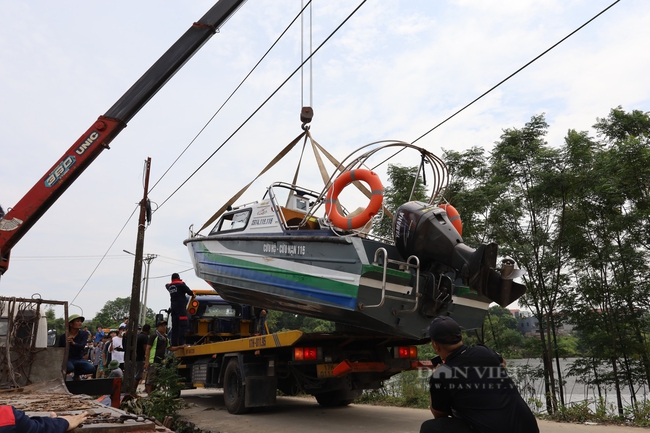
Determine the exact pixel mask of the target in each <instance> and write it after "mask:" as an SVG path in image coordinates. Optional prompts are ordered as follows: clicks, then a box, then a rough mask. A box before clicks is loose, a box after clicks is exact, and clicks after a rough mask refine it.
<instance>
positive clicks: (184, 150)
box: [71, 0, 367, 302]
mask: <svg viewBox="0 0 650 433" xmlns="http://www.w3.org/2000/svg"><path fill="white" fill-rule="evenodd" d="M366 1H367V0H363V1H362V2H361V3H360V4H359V5H358V6H357V7H356V8H355V9H354V10H353V11H352V12H351V13H350V14H349V15H348V16H347V17H346V18H345V20H343V21H342V22H341V23H340V24H339V25H338V26H337V27H336V28H335V29H334V31H332V33H330V35H329V36H328V37H327V38H326V39H325V40H324V41H323V42H322V43H321V44H320V45H319V46H318V48H316V50H315V51H313V52H311V54H310V55H309V57H308V58H307V59H306V60H303V61H302V62H301V64H300V66H299V67H298V68H296V69H295V70H294V71H293V72H292V73H291V75H289V77H287V79H286V80H285V81H283V82H282V83H281V84H280V86H279V87H278V88H277V89H276V90H275V91H274V92H273V93H271V95H270V96H269V97H268V98H267V99H266V100H265V101H264V102H262V104H261V105H260V106H259V107H258V108H257V109H256V110H255V111H254V112H253V113H252V114H251V115H250V116H249V117H248V118H246V120H244V122H243V123H242V124H241V125H240V126H239V127H238V128H237V129H236V130H235V131H234V132H233V133H232V134H231V135H230V136H229V137H228V138H227V139H226V140H225V141H224V142H223V143H222V144H221V145H220V146H219V147H218V148H217V150H215V151H214V152H213V153H212V154H211V155H210V156H209V157H208V158H207V159H206V160H205V161H204V162H203V163H202V164H201V165H200V166H199V167H198V168H197V169H196V170H195V171H194V172H192V174H191V175H190V176H189V177H188V178H187V179H185V181H183V183H181V184H180V185H179V186H178V187H177V188H176V189H175V190H174V191H173V192H172V193H171V194H170V195H169V196H168V197H167V198H166V199H165V200H164V201H163V202H162V203H161V204H160V205H159V206H158V207H157V208H156V210H155V211H154V213H155V212H157V211H158V210H159V209H160V208H161V207H162V206H163V205H164V204H165V203H166V202H167V201H168V200H169V199H171V198H172V197H173V196H174V194H176V193H177V192H178V191H179V190H180V189H181V188H182V187H183V186H184V185H185V184H186V183H187V182H188V181H189V180H190V179H191V178H192V177H194V175H195V174H196V173H197V172H198V171H199V170H200V169H201V168H203V166H205V164H207V163H208V161H209V160H210V159H212V157H214V155H215V154H216V153H217V152H218V151H219V150H220V149H221V148H222V147H223V146H225V145H226V143H227V142H228V141H230V139H231V138H232V137H233V136H234V135H235V134H236V133H237V132H239V130H240V129H241V128H243V127H244V125H246V123H248V121H249V120H250V119H251V118H252V117H253V116H254V115H255V114H257V112H258V111H259V110H260V109H261V108H262V107H263V106H264V105H266V103H267V102H268V101H269V100H270V99H271V98H272V97H273V96H274V95H275V94H276V93H277V92H278V91H279V90H280V89H281V88H282V87H284V85H285V84H286V83H287V82H288V81H289V79H291V77H293V76H294V75H295V74H296V72H298V70H300V68H302V66H303V65H304V64H305V63H306V62H307V61H310V60H311V58H312V57H313V56H314V54H316V52H317V51H318V50H319V49H320V48H321V47H322V46H323V45H324V44H325V43H326V42H327V41H329V39H330V38H331V37H332V36H334V34H335V33H336V32H338V30H339V29H340V28H341V27H343V25H344V24H345V23H346V22H347V21H348V20H349V19H350V18H351V17H352V16H353V15H354V14H355V13H356V12H357V11H358V10H359V9H360V8H361V6H363V5H364V3H366ZM311 3H312V0H309V1H308V2H307V4H306V5H305V6H303V7H302V9H301V10H300V13H298V14H297V15H296V16H295V17H294V19H293V20H291V22H290V23H289V25H288V26H287V27H286V28H285V29H284V31H283V32H282V33H281V34H280V36H278V38H277V39H276V40H275V42H274V43H273V44H272V45H271V47H269V49H268V50H267V51H266V52H265V53H264V55H263V56H262V58H260V60H259V61H258V62H257V63H256V64H255V66H254V67H253V68H252V69H251V70H250V71H249V72H248V74H247V75H246V76H245V77H244V79H243V80H242V81H241V82H240V83H239V85H238V86H237V87H236V88H235V90H233V91H232V93H231V94H230V95H229V96H228V98H227V99H226V100H225V101H224V102H223V104H221V106H220V107H219V108H218V109H217V111H216V112H215V113H214V114H213V115H212V117H210V119H209V120H208V122H206V124H205V125H204V126H203V127H202V128H201V129H200V130H199V132H198V133H197V134H196V135H195V136H194V138H193V139H192V140H191V141H190V143H189V144H188V145H187V146H186V147H185V149H183V151H182V152H181V153H180V154H179V155H178V157H177V158H176V159H175V160H174V161H173V162H172V164H171V165H170V166H169V167H168V168H167V170H165V172H164V173H163V174H162V176H160V178H159V179H158V180H157V181H156V182H155V183H154V185H153V186H152V187H151V188H150V190H149V193H151V191H153V189H154V188H155V187H156V186H157V185H158V184H159V183H160V181H161V180H162V179H163V178H164V177H165V176H166V175H167V173H168V172H169V171H170V170H171V169H172V167H173V166H174V165H175V164H176V162H178V160H179V159H180V158H181V157H182V156H183V154H184V153H185V152H186V151H187V149H189V148H190V146H192V144H193V143H194V142H195V141H196V140H197V139H198V137H199V136H200V135H201V134H202V133H203V131H204V130H205V129H206V128H207V127H208V125H209V124H210V123H211V122H212V120H214V118H215V117H216V115H217V114H219V112H220V111H221V109H222V108H223V107H224V106H225V105H226V103H227V102H228V101H229V100H230V99H231V98H232V97H233V95H234V94H235V93H236V92H237V91H238V90H239V88H240V87H241V86H242V85H243V84H244V82H245V81H246V80H247V79H248V77H249V76H250V75H251V74H252V73H253V71H255V69H256V68H257V67H258V66H259V65H260V63H261V62H262V61H263V60H264V59H265V58H266V56H267V55H268V54H269V53H270V52H271V50H272V49H273V48H274V47H275V45H277V43H278V42H279V41H280V39H282V37H283V36H284V35H285V34H286V33H287V31H288V30H289V28H291V26H292V25H293V24H294V23H295V21H296V20H297V19H298V18H299V17H301V15H302V14H303V12H304V10H305V8H306V7H307V6H310V5H311ZM310 51H311V50H310ZM138 208H139V205H138V206H136V207H135V208H134V210H133V212H132V213H131V215H130V216H129V218H128V219H127V221H126V223H125V224H124V226H123V227H122V229H121V230H120V231H119V233H118V234H117V236H116V237H115V239H114V240H113V242H112V243H111V244H110V246H109V247H108V249H107V250H106V252H105V253H104V255H103V256H102V258H101V259H100V260H99V262H98V263H97V265H96V266H95V268H94V269H93V271H92V272H91V274H90V275H89V276H88V279H86V281H85V282H84V284H83V285H82V286H81V288H80V289H79V291H78V292H77V294H76V295H75V297H74V298H73V299H72V301H71V302H74V301H75V300H76V299H77V297H78V296H79V294H81V292H82V291H83V289H84V288H85V287H86V285H87V284H88V282H89V281H90V279H91V278H92V277H93V275H94V274H95V272H96V271H97V269H98V268H99V266H100V265H101V264H102V263H103V261H104V259H105V258H106V256H107V255H108V252H109V251H110V250H111V248H113V245H114V244H115V242H117V239H118V238H119V237H120V235H121V234H122V232H123V231H124V229H125V228H126V225H127V224H128V223H129V221H130V220H131V218H132V217H133V215H134V214H135V212H136V211H137V210H138Z"/></svg>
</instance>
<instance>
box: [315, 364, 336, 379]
mask: <svg viewBox="0 0 650 433" xmlns="http://www.w3.org/2000/svg"><path fill="white" fill-rule="evenodd" d="M336 365H337V364H318V365H317V366H316V373H317V376H318V378H324V377H333V376H334V367H336Z"/></svg>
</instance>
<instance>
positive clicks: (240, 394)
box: [223, 358, 248, 414]
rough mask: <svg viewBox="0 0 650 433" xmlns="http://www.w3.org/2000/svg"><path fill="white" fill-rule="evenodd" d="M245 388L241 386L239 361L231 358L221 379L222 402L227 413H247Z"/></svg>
mask: <svg viewBox="0 0 650 433" xmlns="http://www.w3.org/2000/svg"><path fill="white" fill-rule="evenodd" d="M244 392H245V387H244V385H243V384H242V374H241V368H239V360H238V359H237V358H233V359H231V360H230V362H228V366H227V367H226V374H225V376H224V378H223V400H224V403H225V404H226V409H228V412H230V413H233V414H240V413H246V412H248V408H246V402H245V400H244Z"/></svg>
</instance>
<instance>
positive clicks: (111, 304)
mask: <svg viewBox="0 0 650 433" xmlns="http://www.w3.org/2000/svg"><path fill="white" fill-rule="evenodd" d="M130 310H131V297H130V296H129V297H127V298H116V299H115V300H114V301H107V302H106V303H105V304H104V306H103V307H102V309H101V310H99V312H98V313H97V315H96V316H95V317H94V318H93V319H92V320H91V321H90V322H89V323H90V325H89V329H93V328H96V327H97V326H103V327H104V328H117V327H118V326H120V323H122V322H123V321H124V318H125V317H128V316H129V311H130ZM155 320H156V313H155V312H154V311H153V310H152V309H151V308H147V313H146V315H145V323H148V324H149V325H152V326H153V325H154V324H155V323H154V322H155ZM141 325H144V323H141Z"/></svg>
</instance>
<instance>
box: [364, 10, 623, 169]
mask: <svg viewBox="0 0 650 433" xmlns="http://www.w3.org/2000/svg"><path fill="white" fill-rule="evenodd" d="M620 1H621V0H616V1H615V2H614V3H612V4H611V5H609V6H607V7H606V8H605V9H603V10H602V11H600V12H599V13H598V14H596V15H594V16H593V17H592V18H591V19H589V20H588V21H587V22H585V23H584V24H582V25H581V26H580V27H578V28H577V29H575V30H574V31H572V32H571V33H569V34H568V35H566V36H565V37H563V38H562V39H560V40H559V41H558V42H556V43H555V44H553V45H551V47H550V48H548V49H546V50H545V51H543V52H542V53H541V54H539V55H538V56H537V57H535V58H534V59H532V60H531V61H529V62H528V63H526V64H525V65H524V66H522V67H521V68H519V69H517V70H516V71H515V72H513V73H512V74H510V75H508V76H507V77H506V78H504V79H503V80H501V81H499V82H498V83H497V84H496V85H494V86H492V87H491V88H490V89H489V90H487V91H486V92H484V93H483V94H481V95H480V96H479V97H477V98H475V99H474V100H473V101H472V102H470V103H469V104H467V105H465V106H464V107H463V108H461V109H460V110H458V111H456V112H455V113H454V114H452V115H451V116H449V117H447V118H446V119H445V120H443V121H442V122H440V123H438V124H437V125H436V126H434V127H433V128H431V129H429V130H428V131H427V132H425V133H424V134H422V135H420V136H419V137H418V138H416V139H415V140H413V141H412V142H411V144H415V142H417V141H418V140H420V139H421V138H424V137H425V136H426V135H428V134H429V133H431V132H433V131H434V130H435V129H437V128H439V127H440V126H442V125H443V124H445V123H446V122H447V121H449V120H451V119H452V118H454V117H455V116H456V115H458V114H460V113H461V112H462V111H464V110H465V109H466V108H468V107H470V106H471V105H473V104H474V103H475V102H477V101H478V100H479V99H481V98H483V97H484V96H486V95H487V94H488V93H490V92H492V91H493V90H494V89H496V88H497V87H499V86H500V85H502V84H503V83H505V82H506V81H508V80H509V79H510V78H512V77H514V76H515V75H517V74H518V73H519V72H521V71H523V70H524V69H525V68H527V67H528V66H530V65H531V64H532V63H534V62H535V61H536V60H538V59H539V58H541V57H542V56H544V55H545V54H546V53H548V52H549V51H551V50H552V49H553V48H555V47H557V46H558V45H560V44H561V43H562V42H564V41H565V40H567V39H568V38H570V37H571V36H573V35H574V34H575V33H577V32H578V31H579V30H581V29H582V28H583V27H585V26H586V25H587V24H589V23H591V22H592V21H593V20H595V19H596V18H598V17H599V16H601V15H602V14H604V13H605V12H607V11H608V10H609V9H610V8H611V7H612V6H614V5H615V4H616V3H618V2H620ZM403 150H404V149H400V150H398V151H397V152H395V153H394V154H392V155H391V156H389V157H388V158H386V159H384V160H383V161H382V162H380V163H379V164H377V165H375V166H374V167H373V168H372V169H371V170H375V169H376V168H377V167H379V166H380V165H382V164H384V163H385V162H386V161H388V160H389V159H391V158H393V157H395V156H396V155H398V154H399V153H400V152H402V151H403Z"/></svg>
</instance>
